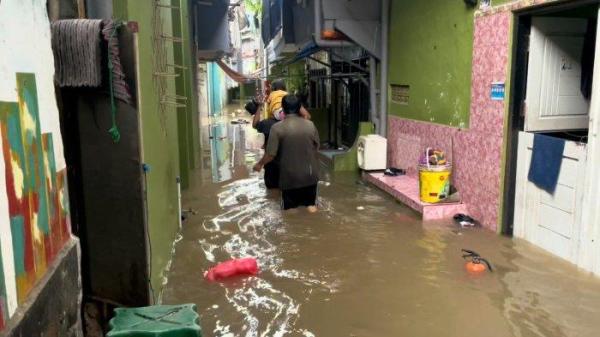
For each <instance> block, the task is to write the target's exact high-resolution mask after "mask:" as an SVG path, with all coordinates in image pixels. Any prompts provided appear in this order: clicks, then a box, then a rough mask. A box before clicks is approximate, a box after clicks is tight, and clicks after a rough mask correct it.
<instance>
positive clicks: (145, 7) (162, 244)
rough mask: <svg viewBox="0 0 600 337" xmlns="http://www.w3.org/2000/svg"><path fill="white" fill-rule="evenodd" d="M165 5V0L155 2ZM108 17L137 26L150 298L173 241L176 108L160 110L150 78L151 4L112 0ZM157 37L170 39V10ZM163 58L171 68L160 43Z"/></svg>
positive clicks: (169, 54)
mask: <svg viewBox="0 0 600 337" xmlns="http://www.w3.org/2000/svg"><path fill="white" fill-rule="evenodd" d="M161 1H162V3H163V4H165V5H169V4H170V0H161ZM113 3H114V10H115V12H114V17H115V18H117V19H122V20H127V21H136V22H138V25H139V33H138V47H139V55H140V64H139V77H140V83H139V85H140V87H139V91H140V100H141V104H140V113H141V117H142V136H143V144H142V146H143V155H144V162H145V163H147V164H148V165H150V171H149V172H148V173H147V199H148V200H147V206H148V229H149V236H150V243H151V246H152V247H151V251H152V261H151V268H152V272H151V282H152V286H153V289H154V296H155V298H156V297H157V296H158V294H159V291H160V290H161V285H162V273H163V271H164V270H165V267H166V266H167V263H168V261H169V259H170V254H171V247H172V242H173V239H174V238H175V235H176V233H177V231H178V223H179V221H178V200H177V185H176V178H177V176H178V175H179V163H180V161H179V136H178V117H177V116H178V115H177V113H178V112H177V109H176V108H175V107H174V106H171V105H163V106H162V108H161V102H160V100H161V99H160V94H159V87H160V85H159V83H160V81H159V80H158V77H156V76H155V75H154V74H155V72H156V71H157V70H156V61H157V60H158V57H159V55H161V53H160V52H159V49H160V48H159V47H158V46H160V43H158V42H157V40H156V38H155V27H154V26H153V17H154V11H155V8H154V1H149V0H146V1H140V0H113ZM158 13H159V17H160V20H159V21H160V22H162V32H163V34H165V35H173V29H172V14H171V10H170V9H166V8H160V9H158ZM162 45H163V46H164V47H163V53H162V55H164V57H165V60H166V62H167V63H171V64H173V63H174V55H173V43H171V42H170V41H164V43H163V44H162ZM163 85H164V88H165V90H166V91H165V92H166V93H167V94H170V95H175V94H176V85H175V80H174V79H173V78H171V77H169V78H166V80H164V82H163Z"/></svg>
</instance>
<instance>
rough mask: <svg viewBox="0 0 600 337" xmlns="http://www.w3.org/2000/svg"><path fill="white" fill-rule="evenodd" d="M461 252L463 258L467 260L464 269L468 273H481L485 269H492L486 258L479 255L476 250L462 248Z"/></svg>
mask: <svg viewBox="0 0 600 337" xmlns="http://www.w3.org/2000/svg"><path fill="white" fill-rule="evenodd" d="M462 252H463V253H464V255H463V259H466V260H467V263H465V269H466V270H467V272H469V274H474V275H475V274H481V273H483V272H485V271H486V270H489V271H493V270H492V265H491V264H490V263H489V262H488V260H486V259H484V258H483V257H481V255H479V254H478V253H477V252H475V251H472V250H468V249H462Z"/></svg>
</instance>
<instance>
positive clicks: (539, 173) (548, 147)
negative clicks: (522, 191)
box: [527, 134, 565, 194]
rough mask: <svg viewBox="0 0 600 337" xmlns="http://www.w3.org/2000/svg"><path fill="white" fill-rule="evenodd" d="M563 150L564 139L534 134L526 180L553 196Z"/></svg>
mask: <svg viewBox="0 0 600 337" xmlns="http://www.w3.org/2000/svg"><path fill="white" fill-rule="evenodd" d="M564 150H565V140H564V139H560V138H556V137H550V136H544V135H540V134H535V135H534V136H533V151H532V152H533V153H532V156H531V165H530V167H529V175H528V176H527V179H528V180H529V181H531V182H532V183H534V184H535V185H536V186H537V187H539V188H541V189H543V190H545V191H547V192H548V193H550V194H554V191H555V190H556V185H557V184H558V175H559V173H560V166H561V164H562V160H563V152H564Z"/></svg>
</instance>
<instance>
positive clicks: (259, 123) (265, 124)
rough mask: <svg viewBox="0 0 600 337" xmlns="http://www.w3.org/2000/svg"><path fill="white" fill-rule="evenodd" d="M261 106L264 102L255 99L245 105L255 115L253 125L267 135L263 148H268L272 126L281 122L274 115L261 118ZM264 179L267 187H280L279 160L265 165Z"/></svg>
mask: <svg viewBox="0 0 600 337" xmlns="http://www.w3.org/2000/svg"><path fill="white" fill-rule="evenodd" d="M261 108H262V104H260V103H258V102H257V101H256V100H254V99H253V100H252V101H250V102H248V103H247V104H246V106H245V109H246V111H248V113H249V114H250V115H252V116H253V119H252V127H253V128H254V129H256V131H258V132H260V133H262V134H263V135H264V136H265V143H264V144H263V148H266V146H267V142H268V141H269V133H270V132H271V127H272V126H273V125H275V123H277V122H279V120H277V119H275V118H274V117H271V118H267V119H262V120H261V115H262V114H261V113H260V110H261ZM264 179H265V186H266V187H267V189H275V188H279V164H278V162H277V160H273V161H272V162H270V163H269V164H267V165H265V177H264Z"/></svg>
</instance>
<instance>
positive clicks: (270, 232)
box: [162, 108, 600, 337]
mask: <svg viewBox="0 0 600 337" xmlns="http://www.w3.org/2000/svg"><path fill="white" fill-rule="evenodd" d="M232 109H233V108H232ZM237 118H238V117H235V119H237ZM208 129H210V132H208V131H209V130H208ZM208 129H207V130H205V131H206V132H203V135H204V136H205V137H207V138H208V137H209V135H210V137H211V138H212V139H205V140H204V142H205V143H204V147H203V151H204V152H203V163H202V167H203V169H202V170H199V171H197V172H196V174H195V177H194V181H193V187H191V188H190V190H189V192H188V193H187V194H185V195H184V209H186V210H191V211H193V213H186V214H187V220H186V221H185V222H184V223H183V229H182V233H181V236H180V238H179V239H178V241H177V242H176V243H175V245H174V247H175V252H174V256H173V261H172V265H171V271H170V274H169V275H168V278H167V279H166V280H165V282H166V289H165V292H164V293H163V296H162V302H163V303H165V304H169V303H196V304H197V306H198V312H199V313H200V315H201V317H202V319H201V325H202V327H203V330H204V331H203V336H208V337H210V336H325V337H335V336H367V337H369V336H400V335H403V336H448V337H451V336H457V337H459V336H460V337H462V336H473V337H475V336H486V337H494V336H498V337H506V336H545V337H560V336H580V337H583V336H590V337H591V336H597V335H598V331H600V321H599V320H598V319H597V308H598V306H599V305H600V280H598V279H597V278H593V277H591V276H588V275H587V274H585V273H583V272H580V271H578V270H577V269H576V268H575V267H574V266H572V265H570V264H568V263H566V262H563V261H562V260H560V259H558V258H556V257H553V256H551V255H549V254H547V253H544V252H543V251H542V250H541V249H538V248H535V247H534V246H532V245H529V244H527V243H525V242H521V241H517V240H511V239H509V238H505V237H501V236H498V235H496V234H495V233H492V232H490V231H486V230H478V229H464V230H463V229H460V228H458V227H457V226H455V225H454V224H452V223H450V222H435V223H422V222H421V221H420V220H419V218H418V216H417V215H416V214H414V213H413V212H412V211H411V210H409V209H407V208H405V207H404V206H402V205H401V204H398V203H396V202H395V201H394V200H392V199H391V198H389V197H388V196H386V195H384V194H383V193H381V192H379V191H378V190H376V189H375V188H373V187H370V186H367V185H365V184H364V183H362V182H361V180H360V178H359V177H358V176H356V175H340V176H335V177H332V176H329V175H327V174H325V175H323V180H324V182H323V183H322V184H321V188H320V203H321V211H320V212H319V213H318V214H315V215H309V214H306V213H305V212H296V213H290V214H282V213H281V212H280V210H279V200H278V198H277V195H276V194H271V193H266V192H265V189H264V186H263V183H262V179H261V178H260V176H259V175H256V174H254V173H250V172H251V170H250V168H251V166H252V164H253V163H254V162H255V160H256V158H257V157H258V156H259V155H260V151H261V150H260V145H261V140H260V139H259V137H258V136H257V134H256V133H255V132H254V130H252V128H251V126H250V125H248V124H246V125H232V124H231V123H229V120H228V119H223V120H222V121H220V122H217V123H215V124H214V125H211V126H208ZM461 248H467V249H472V250H475V251H477V252H479V253H480V254H481V255H482V256H484V257H486V258H488V259H489V260H490V261H491V263H492V264H493V266H494V272H493V273H488V274H486V275H484V276H482V277H479V278H473V277H470V276H469V275H468V274H467V273H466V272H465V270H464V260H463V259H462V257H461ZM245 256H254V257H257V258H258V259H259V263H260V267H261V269H262V271H261V273H260V275H259V277H252V278H246V279H237V280H234V281H231V282H227V283H223V284H220V283H208V282H207V281H205V280H204V279H203V272H204V271H205V270H207V269H208V268H209V267H210V266H212V265H214V264H215V263H217V262H221V261H224V260H226V259H229V258H237V257H245Z"/></svg>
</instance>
